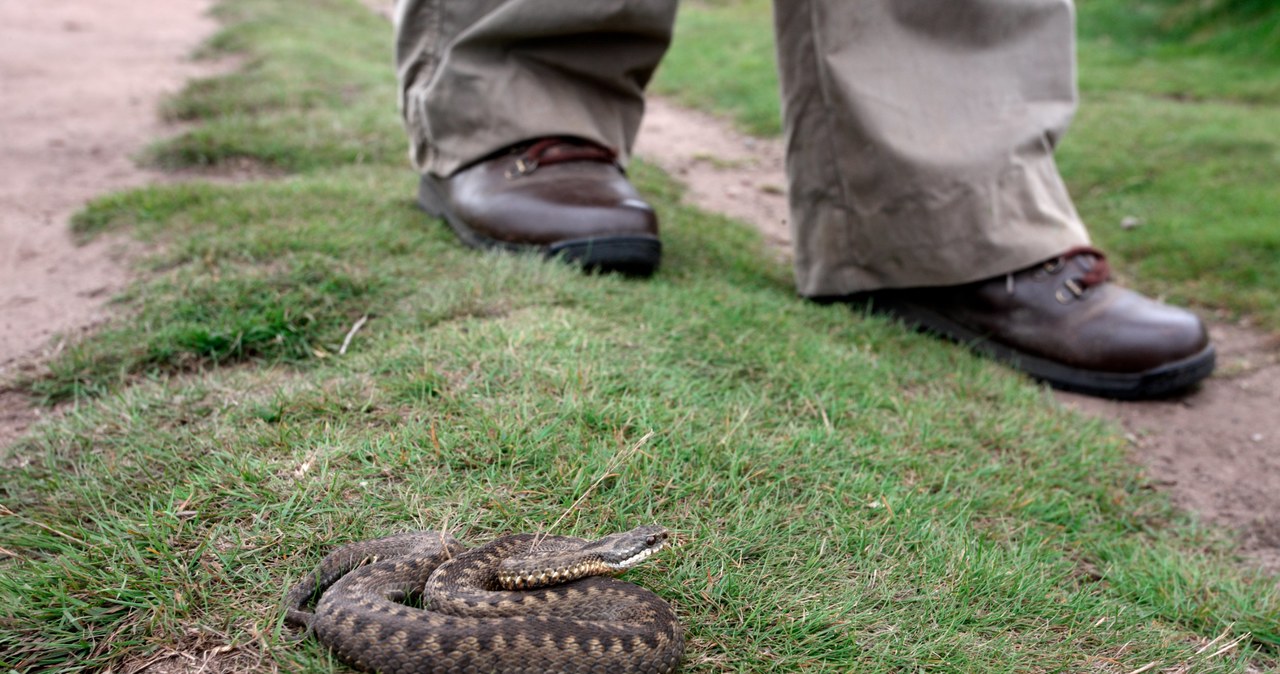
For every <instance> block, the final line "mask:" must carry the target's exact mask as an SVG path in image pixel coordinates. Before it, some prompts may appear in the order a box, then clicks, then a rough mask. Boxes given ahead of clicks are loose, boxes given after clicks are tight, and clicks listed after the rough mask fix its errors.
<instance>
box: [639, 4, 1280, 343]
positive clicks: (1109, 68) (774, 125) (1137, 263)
mask: <svg viewBox="0 0 1280 674" xmlns="http://www.w3.org/2000/svg"><path fill="white" fill-rule="evenodd" d="M771 22H772V17H771V12H770V7H769V3H768V2H767V1H766V0H740V1H736V2H687V3H684V4H683V5H682V6H681V14H680V21H679V24H678V26H677V31H676V32H677V36H676V42H675V45H674V47H673V48H672V50H671V53H670V54H669V56H668V58H667V59H666V61H664V63H663V66H662V68H661V69H660V71H659V73H658V77H657V81H656V84H655V87H656V88H657V89H658V90H659V91H662V92H664V93H667V94H669V95H671V96H674V97H675V98H676V99H677V100H679V101H680V102H682V103H684V104H687V105H694V106H698V107H703V108H706V109H709V110H712V111H715V112H718V113H721V114H725V115H729V116H732V117H733V118H734V119H735V120H736V121H737V122H738V123H739V124H740V125H741V126H742V128H743V129H745V130H746V131H749V132H751V133H755V134H759V135H766V136H767V135H776V134H778V133H780V132H781V126H780V123H779V121H778V120H779V114H780V113H779V109H778V97H777V90H778V85H777V79H776V75H775V74H774V70H773V41H772V24H771ZM1277 22H1280V8H1278V7H1277V6H1276V5H1275V4H1274V3H1271V2H1266V0H1218V1H1217V2H1209V3H1200V2H1184V1H1181V0H1176V1H1175V0H1081V2H1080V3H1079V30H1080V44H1079V58H1080V64H1079V67H1080V89H1081V94H1082V105H1081V108H1080V112H1079V115H1078V117H1077V120H1076V122H1075V124H1074V125H1073V126H1072V130H1071V133H1070V134H1068V135H1067V137H1066V140H1065V141H1064V142H1063V144H1062V146H1061V147H1060V151H1059V153H1058V158H1059V166H1060V168H1061V169H1062V172H1063V174H1064V176H1065V178H1066V179H1067V183H1068V186H1069V188H1070V189H1071V192H1072V194H1073V195H1074V196H1075V197H1076V205H1077V206H1078V208H1079V210H1080V212H1081V215H1082V216H1083V217H1084V219H1085V221H1086V222H1087V223H1089V224H1090V231H1091V234H1092V235H1093V237H1094V239H1095V241H1096V242H1097V243H1098V245H1099V246H1100V247H1102V248H1103V249H1105V250H1107V251H1108V252H1109V253H1111V254H1112V257H1113V258H1114V259H1115V260H1116V261H1117V262H1118V266H1119V269H1120V272H1121V274H1120V277H1121V280H1122V281H1123V282H1125V283H1126V284H1128V285H1131V286H1134V287H1136V288H1138V289H1140V290H1142V291H1145V292H1147V293H1149V294H1153V295H1158V296H1161V297H1165V298H1168V299H1169V300H1170V301H1173V302H1177V303H1181V304H1190V305H1192V306H1195V307H1197V308H1199V309H1201V310H1202V311H1212V312H1215V313H1218V314H1221V316H1222V317H1223V318H1241V317H1248V318H1249V319H1251V320H1254V321H1256V322H1257V323H1258V324H1260V325H1261V326H1263V327H1264V328H1266V329H1268V330H1272V331H1276V330H1280V264H1277V263H1276V260H1277V259H1280V228H1278V227H1276V213H1278V212H1280V190H1277V189H1276V188H1275V182H1276V176H1277V175H1280V125H1277V124H1276V119H1277V118H1280V77H1276V73H1277V72H1278V71H1277V64H1280V30H1278V28H1277V26H1278V25H1280V24H1278V23H1277ZM1135 220H1136V221H1137V222H1138V223H1140V225H1139V226H1138V227H1135V228H1123V227H1121V224H1120V223H1121V222H1125V221H1129V222H1133V221H1135Z"/></svg>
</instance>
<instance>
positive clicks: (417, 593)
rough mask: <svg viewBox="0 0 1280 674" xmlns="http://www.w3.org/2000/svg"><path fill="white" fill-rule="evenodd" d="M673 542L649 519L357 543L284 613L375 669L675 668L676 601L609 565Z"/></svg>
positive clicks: (336, 555)
mask: <svg viewBox="0 0 1280 674" xmlns="http://www.w3.org/2000/svg"><path fill="white" fill-rule="evenodd" d="M667 539H668V534H667V531H666V530H665V529H663V528H661V527H640V528H638V529H633V530H631V531H628V532H625V533H621V534H614V535H612V536H607V537H605V538H602V539H600V540H598V541H595V542H590V541H585V540H583V539H580V538H571V537H565V536H548V537H539V536H534V535H532V534H518V535H514V536H507V537H504V538H500V539H497V540H495V541H493V542H490V543H488V544H486V545H483V546H480V547H478V548H475V549H473V550H470V551H465V550H464V548H463V546H462V545H461V544H459V543H458V542H457V540H455V539H454V538H453V537H452V536H450V535H449V534H447V533H444V532H440V531H423V532H414V533H407V534H399V535H396V536H390V537H387V538H382V539H377V540H372V541H364V542H360V543H352V544H349V545H345V546H343V547H341V548H339V549H337V550H335V551H334V552H332V553H331V554H329V555H328V556H327V557H325V559H324V560H323V561H322V562H321V564H320V566H319V567H318V568H317V569H316V571H315V573H313V574H310V575H309V576H308V577H307V578H305V579H304V580H303V581H302V582H301V583H299V584H298V585H296V586H294V587H293V588H292V589H291V590H290V591H289V593H288V596H287V598H286V602H285V603H286V609H287V611H286V622H288V623H289V624H292V625H297V626H305V627H307V628H308V629H309V630H310V631H313V632H314V633H315V635H316V637H317V638H318V639H319V640H320V641H321V642H322V643H324V644H325V645H327V646H329V647H330V648H331V649H332V650H333V651H334V653H335V654H337V656H338V657H339V658H341V659H342V660H343V661H344V662H346V663H348V664H350V665H351V666H353V667H355V668H357V669H360V670H362V671H367V672H382V673H396V674H401V673H403V674H462V673H470V672H501V673H503V674H516V673H520V672H528V673H530V674H532V673H533V672H565V673H579V672H581V673H583V674H585V673H588V672H593V673H595V672H601V673H614V672H616V673H618V674H631V673H633V672H634V673H645V674H648V673H652V674H666V673H669V672H674V671H675V670H676V669H677V668H678V667H679V664H680V658H681V655H682V654H683V652H684V634H683V631H682V629H681V627H680V624H679V622H678V621H677V620H676V616H675V614H674V612H673V611H672V610H671V607H670V606H669V605H668V604H667V603H666V602H665V601H663V600H662V599H661V598H660V597H658V596H657V595H655V594H653V593H652V592H650V591H648V590H645V589H643V588H640V587H638V586H636V585H633V584H631V583H626V582H623V581H620V580H616V579H613V578H609V577H602V575H601V574H609V575H611V574H614V573H619V572H621V570H623V569H625V568H629V567H630V566H633V565H634V564H637V563H639V562H640V561H643V560H644V559H645V558H647V557H648V556H649V555H651V554H652V553H653V552H656V551H657V550H660V549H662V548H663V547H665V546H666V545H667ZM514 588H531V589H522V590H517V589H514ZM317 594H318V595H319V598H318V600H317V601H316V604H315V610H314V612H311V611H307V610H306V606H307V605H308V603H309V602H310V601H311V599H313V598H314V597H315V596H316V595H317ZM418 600H421V603H422V606H423V608H415V607H413V606H411V605H409V604H411V603H414V602H416V601H418ZM406 602H407V603H406Z"/></svg>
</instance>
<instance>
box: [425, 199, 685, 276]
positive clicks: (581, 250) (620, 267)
mask: <svg viewBox="0 0 1280 674" xmlns="http://www.w3.org/2000/svg"><path fill="white" fill-rule="evenodd" d="M418 207H419V208H421V209H422V210H423V211H425V212H426V213H427V214H429V215H431V216H434V217H437V218H441V219H442V220H444V222H445V224H447V225H448V226H449V229H452V230H453V233H454V234H455V235H457V237H458V239H459V240H460V241H462V243H463V244H465V245H467V246H469V247H471V248H476V249H479V250H501V251H506V252H510V253H534V254H538V255H542V256H543V257H547V258H551V259H559V260H563V261H564V262H567V263H569V264H572V265H574V266H577V267H581V268H583V269H585V270H587V271H593V272H604V273H618V274H622V275H624V276H636V277H647V276H652V275H653V273H654V272H655V271H657V269H658V265H659V263H661V261H662V241H661V240H659V239H658V237H656V236H649V235H643V234H631V235H624V236H595V237H586V238H580V239H566V240H564V241H556V242H555V243H551V244H546V245H542V244H534V243H516V242H512V241H501V240H498V239H494V238H491V237H489V236H486V235H484V234H482V233H480V232H478V231H476V230H475V229H472V228H471V227H470V226H469V225H467V223H466V222H465V221H463V220H462V219H461V218H459V217H458V216H457V215H456V214H455V213H454V212H453V211H452V210H450V209H449V207H448V206H447V202H446V201H445V199H444V196H443V195H442V194H441V193H440V192H439V190H438V189H437V188H436V187H435V185H434V184H433V183H432V181H431V180H430V179H429V178H427V177H425V176H424V177H423V178H422V180H421V181H419V183H418Z"/></svg>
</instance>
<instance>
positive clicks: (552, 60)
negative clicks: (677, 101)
mask: <svg viewBox="0 0 1280 674" xmlns="http://www.w3.org/2000/svg"><path fill="white" fill-rule="evenodd" d="M675 12H676V3H675V0H398V2H397V3H396V11H395V15H394V20H395V26H396V63H397V71H398V74H399V80H400V110H401V114H402V115H403V117H404V122H405V128H406V129H407V130H408V132H409V137H410V153H411V155H412V159H413V162H414V165H415V166H416V167H417V168H418V169H419V170H420V171H423V172H430V173H434V174H436V175H441V176H447V175H450V174H451V173H453V172H454V171H456V170H458V169H459V168H461V167H462V166H464V165H466V164H467V163H469V162H472V161H475V160H476V159H480V158H481V157H484V156H485V155H487V154H490V153H492V152H494V151H496V150H500V149H502V148H504V147H507V146H509V145H513V144H515V143H518V142H520V141H523V140H528V139H531V138H537V137H541V136H555V135H570V136H578V137H580V138H586V139H588V140H592V141H595V142H597V143H600V144H602V145H605V146H607V147H610V148H613V149H614V150H617V151H618V152H620V153H622V154H626V153H628V152H629V150H630V148H631V145H632V143H634V142H635V137H636V132H637V131H638V130H639V128H640V116H641V115H642V114H643V113H644V87H645V85H646V84H648V82H649V77H650V76H651V75H652V74H653V70H654V68H656V67H657V65H658V62H659V61H660V60H661V59H662V55H663V53H665V52H666V50H667V45H668V44H669V43H670V41H671V28H672V25H673V23H674V22H675Z"/></svg>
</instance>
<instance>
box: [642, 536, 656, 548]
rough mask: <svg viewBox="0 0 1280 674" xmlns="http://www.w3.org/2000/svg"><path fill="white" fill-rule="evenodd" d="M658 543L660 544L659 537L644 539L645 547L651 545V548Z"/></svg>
mask: <svg viewBox="0 0 1280 674" xmlns="http://www.w3.org/2000/svg"><path fill="white" fill-rule="evenodd" d="M657 543H658V537H657V536H650V537H648V538H646V539H644V544H645V545H650V546H651V545H656V544H657Z"/></svg>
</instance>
